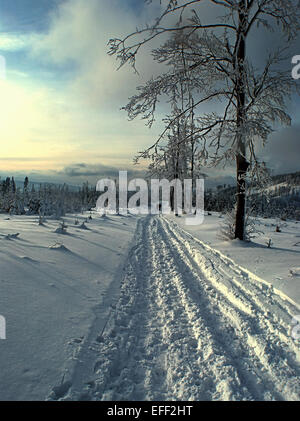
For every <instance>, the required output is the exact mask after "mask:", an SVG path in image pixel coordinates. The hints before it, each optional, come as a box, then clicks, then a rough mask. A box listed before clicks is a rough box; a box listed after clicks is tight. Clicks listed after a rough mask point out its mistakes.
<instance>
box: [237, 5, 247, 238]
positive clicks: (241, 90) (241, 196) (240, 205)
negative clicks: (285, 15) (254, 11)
mask: <svg viewBox="0 0 300 421" xmlns="http://www.w3.org/2000/svg"><path fill="white" fill-rule="evenodd" d="M246 7H247V4H246V1H245V0H240V4H239V31H238V35H237V37H238V38H237V51H236V58H237V63H236V68H237V72H238V79H237V87H236V89H237V154H236V181H237V202H236V215H235V238H239V239H240V240H244V239H245V214H246V180H245V178H246V173H247V169H248V166H249V163H248V161H247V159H246V145H245V141H244V139H243V126H244V120H245V101H246V95H245V85H244V72H245V57H246V40H245V31H244V28H245V21H246V19H247V16H246Z"/></svg>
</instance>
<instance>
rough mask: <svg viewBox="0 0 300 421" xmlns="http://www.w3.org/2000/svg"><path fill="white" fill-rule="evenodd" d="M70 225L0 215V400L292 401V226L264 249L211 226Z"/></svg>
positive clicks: (298, 351) (213, 219)
mask: <svg viewBox="0 0 300 421" xmlns="http://www.w3.org/2000/svg"><path fill="white" fill-rule="evenodd" d="M73 220H74V218H67V220H66V222H67V224H68V225H69V228H68V232H69V234H61V235H59V234H55V233H53V231H54V230H55V228H56V227H57V222H54V221H51V222H49V221H48V223H46V224H45V226H44V227H39V226H37V223H36V218H34V217H12V219H11V220H9V221H7V220H5V217H4V216H3V215H2V216H1V221H0V234H2V238H1V239H0V270H1V277H0V288H1V295H0V314H2V315H4V316H6V318H7V324H8V331H7V340H6V341H1V342H0V399H1V400H3V399H28V400H33V399H44V398H46V399H50V400H57V399H61V400H69V399H71V400H299V398H300V366H299V363H300V344H299V342H296V341H295V340H294V339H293V338H292V336H291V328H292V326H291V320H292V317H293V316H295V315H297V314H300V307H299V306H298V305H297V304H296V303H294V302H293V300H294V301H295V300H296V298H297V296H296V294H294V292H293V291H294V290H295V293H296V292H297V287H295V288H294V283H297V282H299V278H298V277H297V276H298V275H297V273H298V272H297V270H298V269H297V268H298V263H297V262H298V260H297V259H298V256H297V252H298V251H299V250H298V249H297V247H298V246H293V245H291V244H290V243H291V242H293V241H294V238H295V239H297V237H296V236H297V235H300V230H299V228H300V224H296V223H287V226H285V227H282V233H279V234H278V238H277V237H275V235H273V237H274V239H273V241H274V248H273V249H272V248H271V249H268V248H267V247H263V242H264V240H263V237H262V236H261V238H260V239H259V240H257V244H256V245H252V246H247V247H246V246H242V245H241V244H240V243H238V242H234V243H233V244H232V243H231V244H230V243H226V242H222V241H220V240H217V239H216V231H217V226H216V224H217V223H218V222H219V218H218V217H217V215H212V216H209V217H206V219H205V223H204V224H203V225H202V226H199V227H189V228H188V227H186V226H185V225H184V220H183V218H174V217H168V218H165V217H161V216H157V217H145V218H136V217H119V216H114V217H112V216H110V217H109V218H108V219H105V218H102V219H101V218H97V217H94V219H93V220H92V221H90V222H89V223H88V224H86V225H87V227H88V228H89V230H84V229H82V228H79V227H78V226H77V227H76V226H74V223H73V222H74V221H73ZM177 222H178V223H179V225H181V227H180V226H178V225H177ZM274 222H275V221H268V220H262V223H264V224H267V227H266V228H267V229H268V230H269V231H270V232H272V234H273V231H274V230H275V227H273V226H272V223H274ZM124 224H126V225H124ZM135 228H136V231H135ZM187 228H188V230H190V231H191V232H192V233H193V235H191V234H190V233H189V232H187ZM134 231H135V236H134V238H133V233H134ZM16 232H20V235H19V236H18V237H17V238H11V237H10V238H7V234H13V233H16ZM297 232H298V234H297ZM266 235H267V237H268V236H269V234H268V233H267V234H266ZM279 235H281V236H280V237H279ZM58 237H59V239H60V241H61V239H63V240H62V241H63V247H62V246H61V245H58V246H55V248H49V246H51V245H53V244H54V243H55V242H56V240H57V238H58ZM197 237H198V238H197ZM275 240H276V241H275ZM208 243H209V244H208ZM295 243H296V241H295ZM259 244H261V246H259ZM293 247H294V248H293ZM216 249H218V250H220V251H221V253H220V252H219V251H217V250H216ZM128 250H129V253H128ZM225 254H228V255H230V258H231V259H233V260H234V261H235V262H233V260H231V259H229V258H228V257H226V256H225ZM126 256H127V259H126V260H125V258H126ZM256 260H257V261H256ZM124 263H125V266H124V268H123V270H122V269H121V267H122V265H123V264H124ZM244 267H245V268H246V269H244ZM273 268H274V269H273ZM292 268H293V269H292ZM247 269H250V270H251V271H252V272H253V271H254V272H255V273H256V275H253V274H251V272H249V271H247ZM275 270H276V272H275ZM290 270H292V273H290V272H289V271H290ZM283 275H286V277H285V278H284V279H283ZM290 275H291V276H290ZM258 276H260V277H263V278H264V279H266V280H267V281H271V282H272V283H273V284H274V286H275V287H276V288H277V287H281V290H283V291H284V292H285V293H286V294H288V295H289V296H290V298H291V299H286V297H285V295H283V294H280V293H277V292H276V291H275V290H274V288H273V287H272V286H270V284H268V283H265V282H264V281H263V279H259V278H258ZM276 277H282V279H281V280H280V279H278V282H282V283H281V284H276V282H277V280H276ZM120 285H121V287H120ZM291 285H293V287H291Z"/></svg>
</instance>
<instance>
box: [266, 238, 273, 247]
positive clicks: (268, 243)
mask: <svg viewBox="0 0 300 421" xmlns="http://www.w3.org/2000/svg"><path fill="white" fill-rule="evenodd" d="M266 244H267V246H268V249H269V248H271V246H272V245H273V241H272V239H271V238H269V239H268V240H267V241H266Z"/></svg>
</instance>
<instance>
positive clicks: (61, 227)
mask: <svg viewBox="0 0 300 421" xmlns="http://www.w3.org/2000/svg"><path fill="white" fill-rule="evenodd" d="M67 228H68V227H67V225H66V224H65V221H62V222H60V223H59V227H58V228H57V229H56V230H55V232H56V233H57V234H66V232H67Z"/></svg>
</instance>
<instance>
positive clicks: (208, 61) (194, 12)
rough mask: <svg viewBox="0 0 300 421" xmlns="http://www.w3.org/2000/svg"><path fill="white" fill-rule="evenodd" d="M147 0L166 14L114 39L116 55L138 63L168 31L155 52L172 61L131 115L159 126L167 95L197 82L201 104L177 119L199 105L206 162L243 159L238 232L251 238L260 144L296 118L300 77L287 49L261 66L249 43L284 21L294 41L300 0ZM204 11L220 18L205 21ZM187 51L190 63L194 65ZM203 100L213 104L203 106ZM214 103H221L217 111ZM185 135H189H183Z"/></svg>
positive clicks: (130, 108)
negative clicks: (249, 215) (250, 197)
mask: <svg viewBox="0 0 300 421" xmlns="http://www.w3.org/2000/svg"><path fill="white" fill-rule="evenodd" d="M147 3H158V4H160V5H161V6H160V7H161V9H162V12H161V15H160V16H159V17H158V18H157V19H156V20H155V22H154V23H153V24H149V25H147V26H146V27H144V28H140V29H139V28H137V29H136V31H135V32H133V33H131V34H129V35H127V36H126V37H125V38H123V39H120V38H115V39H111V40H110V41H109V45H110V50H109V54H111V55H115V56H116V57H117V59H118V60H119V61H120V65H121V66H122V65H124V64H125V63H130V64H131V65H132V66H133V67H134V69H135V65H136V57H137V54H138V53H139V51H140V50H141V49H142V47H143V46H145V45H146V44H148V43H150V42H152V41H154V39H156V38H158V37H162V41H161V42H162V43H161V45H160V47H159V48H154V49H153V51H152V55H153V58H154V60H156V61H157V62H159V63H162V65H165V67H164V69H165V72H164V73H163V74H160V75H159V76H157V77H153V78H151V80H149V81H148V82H147V83H146V84H145V85H144V86H141V87H139V88H138V93H137V95H135V96H133V97H132V98H131V99H130V101H129V103H128V104H127V106H126V107H125V110H126V111H127V112H128V115H129V117H130V118H131V119H134V118H135V117H137V116H141V117H142V118H144V119H146V120H147V121H148V122H147V124H148V125H149V126H151V125H152V123H153V121H154V115H155V111H156V108H157V103H158V101H159V99H161V97H163V96H167V97H169V98H171V97H172V95H173V94H174V92H176V90H177V92H178V91H179V86H180V85H183V86H185V89H187V86H189V87H190V89H192V91H193V95H194V102H193V104H192V105H190V106H186V107H185V109H184V110H178V115H177V116H175V117H174V119H173V122H174V121H179V119H180V118H181V117H182V116H183V115H186V114H189V113H190V112H191V110H193V113H194V116H195V118H194V122H195V125H196V129H195V131H194V132H193V136H197V155H196V157H197V160H198V162H200V163H201V165H205V166H208V165H220V164H222V163H223V164H227V163H228V162H233V161H234V162H235V165H236V180H237V193H236V207H235V209H236V211H235V217H234V220H235V224H234V237H235V238H239V239H241V240H244V239H245V209H246V177H247V174H249V173H252V174H253V173H255V172H256V171H257V172H261V166H260V163H259V160H258V159H257V152H256V145H257V143H259V142H260V143H262V144H263V145H264V144H265V142H266V141H267V139H268V136H269V135H270V133H271V132H272V130H273V127H274V124H277V123H280V124H290V117H289V115H288V114H287V113H286V108H285V104H286V99H287V97H288V96H289V95H290V94H291V92H292V88H293V84H294V82H293V80H292V78H291V75H290V69H289V70H288V71H284V70H283V67H282V60H283V59H284V56H283V51H284V50H283V49H282V50H279V49H275V48H274V51H273V52H272V53H269V54H266V57H265V64H264V65H263V66H258V67H255V59H256V57H251V56H250V54H249V52H248V50H247V45H248V43H249V41H250V37H251V35H252V33H253V32H254V31H257V30H258V29H257V28H258V27H259V26H260V27H262V28H263V30H265V31H272V30H274V29H275V28H276V25H277V26H278V28H279V30H280V31H282V36H283V39H285V41H286V42H289V41H291V40H292V39H294V38H295V37H296V35H297V32H298V30H299V16H300V13H299V7H298V6H299V5H298V1H296V0H207V1H204V0H190V1H183V0H164V1H158V0H157V1H155V0H149V1H147ZM203 11H205V12H209V15H210V16H216V18H210V21H203V20H202V18H201V16H202V15H203ZM217 16H220V17H217ZM166 38H167V39H166ZM183 46H184V48H183ZM182 57H183V58H184V62H185V63H188V71H186V67H185V65H184V64H183V62H182ZM180 60H181V64H180ZM174 63H176V66H175V65H174ZM203 106H206V108H207V111H203ZM212 107H215V109H214V110H213V111H211V109H212ZM171 127H172V124H171V122H169V123H168V124H167V126H166V128H165V130H164V131H163V133H162V134H161V136H160V137H159V138H158V139H157V140H156V142H155V143H154V144H153V145H152V146H150V147H149V148H148V149H147V150H146V151H144V152H142V153H140V154H139V156H138V158H147V159H149V158H150V159H151V158H154V159H155V158H156V153H157V148H158V146H159V145H161V143H162V142H163V141H164V138H165V135H166V133H168V132H169V129H170V128H171ZM177 142H178V143H181V142H183V140H182V139H181V138H178V139H177Z"/></svg>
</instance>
